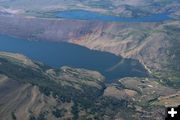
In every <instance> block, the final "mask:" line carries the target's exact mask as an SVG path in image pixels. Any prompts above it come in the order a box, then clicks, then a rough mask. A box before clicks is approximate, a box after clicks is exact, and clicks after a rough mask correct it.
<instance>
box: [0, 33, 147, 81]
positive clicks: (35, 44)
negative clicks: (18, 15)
mask: <svg viewBox="0 0 180 120" xmlns="http://www.w3.org/2000/svg"><path fill="white" fill-rule="evenodd" d="M0 51H5V52H13V53H20V54H24V55H25V56H28V57H29V58H31V59H33V60H36V61H41V62H43V63H45V64H47V65H49V66H52V67H54V68H60V67H62V66H70V67H75V68H85V69H89V70H95V71H99V72H100V73H101V74H103V75H104V76H105V77H106V78H107V79H108V80H109V81H111V80H115V79H119V78H122V77H125V76H146V73H145V70H144V67H143V66H142V65H141V64H140V63H139V62H138V61H136V60H132V59H123V58H121V57H118V56H115V55H113V54H110V53H107V52H100V51H94V50H90V49H87V48H85V47H81V46H78V45H74V44H70V43H55V42H45V41H43V42H42V41H28V40H25V39H19V38H14V37H9V36H4V35H0Z"/></svg>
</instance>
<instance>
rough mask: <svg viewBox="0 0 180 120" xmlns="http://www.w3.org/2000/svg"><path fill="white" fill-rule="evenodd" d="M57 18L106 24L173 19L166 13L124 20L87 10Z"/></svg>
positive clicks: (60, 14) (76, 11)
mask: <svg viewBox="0 0 180 120" xmlns="http://www.w3.org/2000/svg"><path fill="white" fill-rule="evenodd" d="M55 16H56V17H59V18H65V19H80V20H99V21H106V22H161V21H164V20H169V19H171V18H170V17H169V15H168V14H166V13H160V14H153V15H149V16H145V17H137V18H124V17H118V16H111V15H105V14H100V13H97V12H91V11H86V10H66V11H60V12H55Z"/></svg>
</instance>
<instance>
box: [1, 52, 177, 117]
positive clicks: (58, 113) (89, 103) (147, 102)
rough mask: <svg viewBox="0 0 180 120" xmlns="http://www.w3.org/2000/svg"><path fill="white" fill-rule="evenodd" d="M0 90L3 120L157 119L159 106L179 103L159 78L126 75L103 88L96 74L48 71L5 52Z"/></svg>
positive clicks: (78, 71) (162, 115)
mask: <svg viewBox="0 0 180 120" xmlns="http://www.w3.org/2000/svg"><path fill="white" fill-rule="evenodd" d="M0 91H1V92H0V116H1V117H0V118H1V119H2V120H22V119H23V120H71V119H72V120H89V119H92V120H95V119H96V120H109V119H125V120H126V119H127V120H128V119H134V120H139V119H143V118H144V119H152V118H157V119H159V120H162V119H163V117H164V114H159V113H160V112H162V111H164V106H169V105H170V106H175V105H177V104H178V101H179V100H180V99H179V98H180V97H179V96H180V94H179V92H178V90H177V89H173V88H171V87H168V86H164V85H163V84H161V83H159V82H158V79H154V78H133V77H129V78H123V79H120V80H119V81H115V82H114V83H111V84H106V83H105V82H104V77H103V76H102V75H100V74H99V73H98V72H95V71H89V70H85V69H75V68H70V67H62V68H60V69H52V68H51V67H49V66H45V65H43V64H42V63H39V62H34V61H32V60H30V59H28V58H27V57H25V56H22V55H19V54H12V53H5V52H1V53H0ZM167 103H168V104H167ZM154 111H156V112H154Z"/></svg>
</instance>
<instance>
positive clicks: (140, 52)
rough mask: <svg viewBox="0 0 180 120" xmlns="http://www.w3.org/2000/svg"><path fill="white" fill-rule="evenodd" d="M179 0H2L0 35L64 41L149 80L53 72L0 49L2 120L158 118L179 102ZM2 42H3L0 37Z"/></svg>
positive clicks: (84, 71)
mask: <svg viewBox="0 0 180 120" xmlns="http://www.w3.org/2000/svg"><path fill="white" fill-rule="evenodd" d="M64 10H72V11H73V10H85V11H91V12H95V13H98V14H103V15H111V16H121V17H125V18H138V17H142V16H149V15H151V14H157V13H168V15H169V17H171V19H168V20H164V21H161V22H132V23H129V22H111V21H109V22H105V21H100V20H97V21H93V20H92V21H90V20H79V19H76V20H75V19H65V18H57V17H55V16H54V13H55V12H58V11H64ZM179 19H180V2H179V0H146V1H145V0H103V1H102V0H38V1H35V0H0V35H9V36H14V37H17V38H25V39H26V40H30V41H33V40H39V41H49V42H69V43H73V44H75V45H81V46H85V47H87V48H90V49H93V50H98V51H106V52H110V53H113V54H114V55H116V56H122V57H123V58H132V59H135V60H137V61H139V63H141V65H143V67H144V68H145V69H146V70H147V72H148V76H147V77H130V76H127V77H124V78H120V79H117V80H114V81H113V82H112V83H107V82H106V81H105V79H106V78H105V76H103V75H101V74H100V73H99V71H91V70H87V69H83V68H72V67H69V66H64V67H61V68H57V69H55V68H53V67H52V66H47V65H45V64H44V63H42V61H34V60H31V59H29V58H28V56H24V55H20V54H19V53H17V54H15V53H9V52H4V51H1V52H0V120H1V119H2V120H116V119H117V120H154V119H156V120H163V119H164V117H165V107H167V106H177V105H178V104H179V103H180V89H179V87H180V49H179V46H180V21H179ZM0 40H1V39H0Z"/></svg>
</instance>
